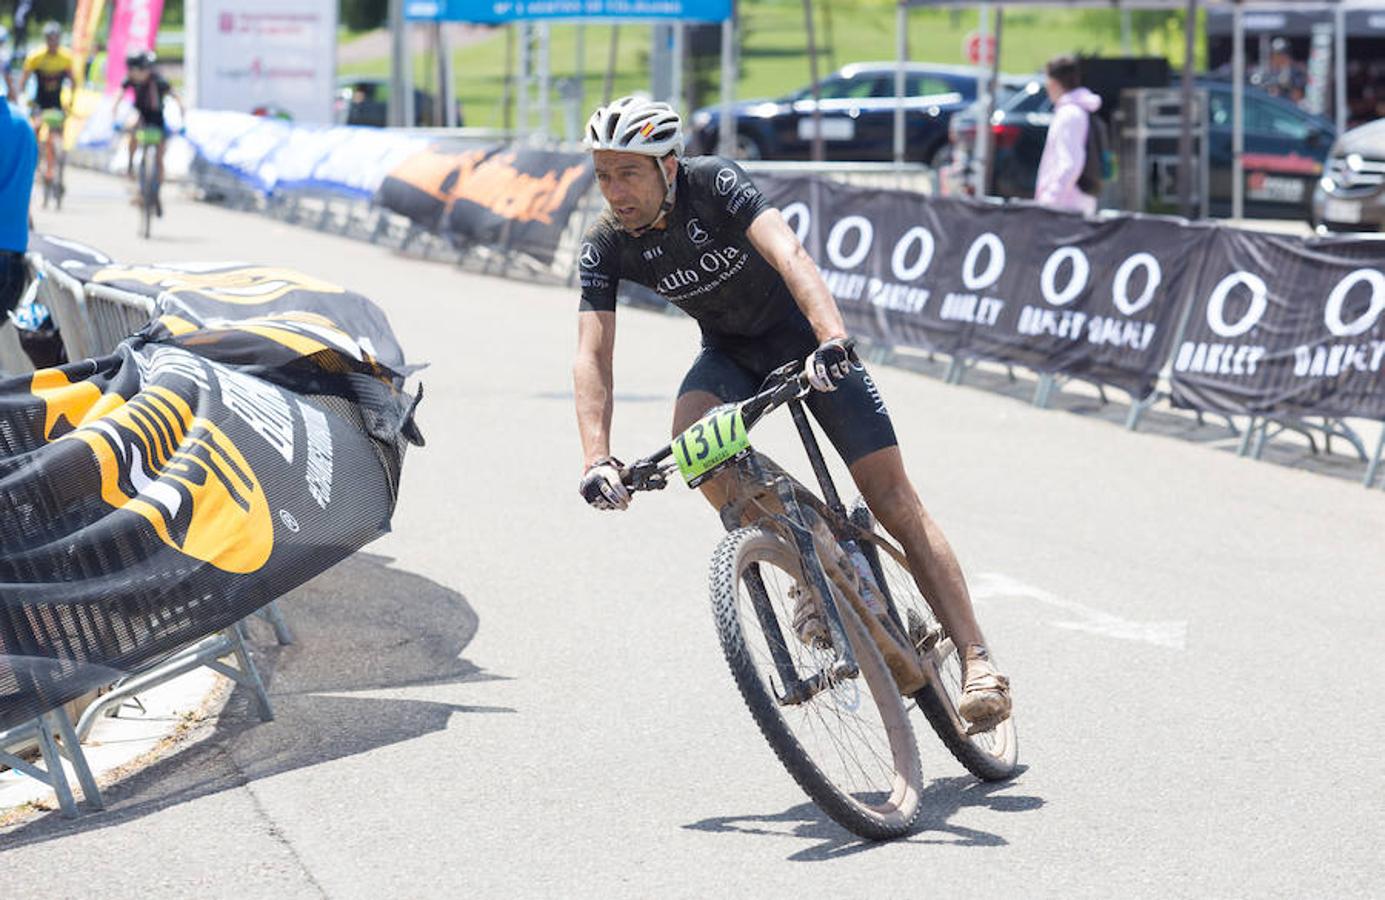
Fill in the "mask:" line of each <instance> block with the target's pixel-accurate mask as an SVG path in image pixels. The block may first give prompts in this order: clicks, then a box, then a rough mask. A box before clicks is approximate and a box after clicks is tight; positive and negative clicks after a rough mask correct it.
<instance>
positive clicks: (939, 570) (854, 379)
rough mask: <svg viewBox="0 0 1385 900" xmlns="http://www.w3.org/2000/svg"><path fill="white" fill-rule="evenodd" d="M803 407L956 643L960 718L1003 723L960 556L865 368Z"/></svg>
mask: <svg viewBox="0 0 1385 900" xmlns="http://www.w3.org/2000/svg"><path fill="white" fill-rule="evenodd" d="M808 405H809V408H810V409H812V411H813V415H814V416H815V417H816V418H817V420H818V422H819V424H821V425H822V427H823V430H824V431H825V432H826V433H827V436H828V437H829V438H830V439H831V440H832V443H833V444H834V445H835V446H836V448H837V451H838V452H839V453H840V454H841V456H842V458H843V459H844V460H846V463H847V467H848V468H849V469H850V470H851V477H852V479H853V480H854V481H855V482H856V486H857V488H859V489H860V491H861V495H862V496H863V497H864V498H865V500H866V504H867V505H868V506H869V507H870V510H871V512H872V513H874V515H875V518H876V520H877V521H878V522H879V523H880V524H881V526H883V527H884V529H885V530H886V531H887V532H889V533H890V535H892V536H893V537H894V538H895V540H897V541H899V543H900V544H901V545H902V546H903V548H904V553H905V555H906V556H907V557H908V559H909V568H910V569H911V570H912V572H913V575H914V580H915V581H916V582H917V583H918V587H919V590H920V591H922V593H923V596H924V597H925V598H927V600H928V603H929V605H930V606H931V607H932V608H933V611H934V612H935V613H937V616H938V619H939V620H940V621H941V622H942V623H943V627H945V628H946V629H947V632H948V634H949V635H951V636H952V639H953V641H954V643H955V644H956V645H957V649H958V651H959V653H960V654H961V656H962V664H963V668H964V671H965V675H964V677H965V684H964V689H963V697H962V702H961V703H960V704H959V705H960V709H961V712H962V714H963V716H964V717H965V718H967V719H969V720H971V721H972V722H981V721H983V720H984V721H989V722H995V721H999V720H1000V719H1002V718H1004V716H1005V715H1006V714H1008V712H1009V708H1010V700H1009V694H1008V681H1006V680H1005V678H1004V676H1003V675H1001V674H1000V673H999V672H998V671H996V670H995V668H994V667H993V666H992V664H991V662H990V659H989V654H988V653H987V652H986V646H985V637H984V636H983V635H982V633H981V627H980V625H978V624H977V621H976V613H975V611H974V610H973V609H972V605H971V597H970V595H969V594H968V592H967V583H966V579H965V578H964V577H963V576H962V567H961V565H960V564H959V563H958V562H957V556H956V554H954V553H953V552H952V546H951V545H950V544H949V543H948V542H947V538H946V537H944V536H943V532H942V529H941V528H940V527H938V523H937V522H935V521H934V520H933V518H932V516H930V515H929V514H928V511H927V510H926V509H924V506H923V503H922V501H920V500H919V496H918V493H917V492H916V491H915V490H914V486H913V485H912V484H911V483H910V481H909V476H908V474H907V473H905V471H904V462H903V457H902V456H901V455H900V452H899V446H898V441H897V439H896V437H895V433H894V426H893V425H892V424H891V422H890V417H889V412H888V410H887V409H886V408H885V403H884V400H883V399H882V398H881V396H880V391H879V389H878V387H877V386H876V384H875V382H874V380H872V379H871V377H870V375H869V373H867V372H866V371H865V370H864V369H861V370H859V371H857V372H853V373H852V375H851V377H849V378H848V379H847V380H846V381H844V382H842V383H841V384H839V385H838V386H837V390H835V391H833V392H831V393H827V394H813V395H811V396H810V397H809V400H808Z"/></svg>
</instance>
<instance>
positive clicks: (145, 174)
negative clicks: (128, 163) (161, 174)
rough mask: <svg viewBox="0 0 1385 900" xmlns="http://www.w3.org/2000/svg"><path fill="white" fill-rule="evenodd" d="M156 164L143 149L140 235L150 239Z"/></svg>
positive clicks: (155, 188)
mask: <svg viewBox="0 0 1385 900" xmlns="http://www.w3.org/2000/svg"><path fill="white" fill-rule="evenodd" d="M157 189H158V188H157V186H156V185H155V184H154V163H153V162H151V161H150V159H149V150H148V149H147V148H141V150H140V156H139V234H140V237H142V238H147V237H149V227H150V222H151V220H152V219H153V218H154V192H155V191H156V190H157Z"/></svg>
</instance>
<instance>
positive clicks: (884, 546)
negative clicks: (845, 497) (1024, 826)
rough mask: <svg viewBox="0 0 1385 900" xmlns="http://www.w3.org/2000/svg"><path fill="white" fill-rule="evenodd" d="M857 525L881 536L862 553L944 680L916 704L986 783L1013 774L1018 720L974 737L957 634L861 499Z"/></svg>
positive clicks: (959, 757) (855, 519) (921, 694)
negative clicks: (965, 712) (966, 715)
mask: <svg viewBox="0 0 1385 900" xmlns="http://www.w3.org/2000/svg"><path fill="white" fill-rule="evenodd" d="M851 523H852V524H853V525H855V526H856V527H858V528H860V529H862V530H863V531H868V532H870V533H871V534H872V535H873V536H875V539H874V540H871V541H863V542H862V544H863V546H862V548H861V549H862V551H863V552H864V553H865V555H866V558H867V559H868V560H869V561H870V564H871V568H872V569H873V570H874V574H875V578H876V580H877V581H878V582H879V583H880V585H881V586H882V587H883V588H884V589H885V591H886V593H888V594H889V595H890V599H892V600H893V601H894V604H895V608H896V610H897V611H898V612H899V615H900V618H901V619H902V620H903V622H904V624H905V627H906V629H907V630H908V632H909V637H910V638H911V639H912V640H913V641H914V643H915V645H916V646H917V645H919V644H922V645H923V646H924V647H925V648H928V649H927V651H926V652H927V655H928V657H929V658H931V660H932V663H933V665H934V666H935V667H936V669H937V672H938V675H939V679H937V680H935V681H934V682H933V683H932V684H930V685H928V686H927V687H925V688H923V690H921V691H919V692H917V693H916V694H914V702H915V703H917V704H918V708H919V711H920V712H922V713H923V715H924V718H926V719H928V724H929V725H931V726H932V727H933V730H934V731H935V732H936V733H937V735H938V737H939V738H940V739H941V740H942V742H943V745H944V746H945V747H947V749H948V752H950V753H951V754H952V755H953V756H954V757H955V758H956V759H957V761H958V762H960V763H961V764H962V765H963V766H965V767H966V769H967V771H968V772H970V773H972V774H973V775H975V776H976V777H977V778H980V779H981V780H983V781H1000V780H1003V779H1005V778H1008V777H1010V775H1012V774H1013V773H1014V771H1015V766H1016V765H1018V763H1019V736H1018V733H1017V732H1016V731H1015V719H1014V716H1013V715H1012V716H1011V717H1010V718H1008V719H1006V720H1005V721H1004V722H1001V723H1000V724H999V725H997V726H996V727H995V728H993V729H991V730H990V731H984V732H981V733H980V734H974V735H968V734H967V724H966V722H965V720H963V719H962V717H961V715H960V714H959V713H958V712H957V704H958V703H959V702H960V701H961V697H962V658H961V655H960V654H959V653H958V652H957V648H956V646H955V645H954V644H953V642H952V638H951V637H950V636H948V634H947V633H946V632H945V631H944V629H943V627H942V625H941V624H940V623H939V622H938V617H937V616H936V615H935V614H934V613H933V608H932V607H931V606H929V605H928V601H927V600H926V599H925V598H924V596H923V594H922V593H921V592H920V591H919V587H918V583H917V582H916V581H915V580H914V576H913V572H912V571H911V570H910V569H909V566H908V562H907V560H906V559H905V557H904V555H903V553H901V552H900V551H899V550H898V549H897V548H895V547H894V546H893V545H892V544H889V543H887V542H886V541H885V540H884V539H883V538H881V537H880V535H879V528H878V526H877V525H876V522H875V517H874V516H872V515H871V513H870V510H869V509H868V508H867V507H866V505H865V502H864V501H863V500H862V499H861V498H859V497H858V498H857V499H856V502H855V503H853V504H852V507H851Z"/></svg>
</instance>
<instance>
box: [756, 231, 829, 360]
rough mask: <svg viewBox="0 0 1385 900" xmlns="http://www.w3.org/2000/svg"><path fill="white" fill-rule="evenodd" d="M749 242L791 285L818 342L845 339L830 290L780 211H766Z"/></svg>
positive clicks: (795, 299) (790, 287) (791, 290)
mask: <svg viewBox="0 0 1385 900" xmlns="http://www.w3.org/2000/svg"><path fill="white" fill-rule="evenodd" d="M745 234H746V237H748V238H749V239H750V243H751V245H752V246H754V248H755V249H756V250H757V251H758V252H759V254H760V255H761V256H763V257H764V258H765V261H766V262H768V263H769V264H770V265H771V266H773V267H774V269H775V271H777V272H778V273H779V274H780V276H782V277H783V279H784V283H785V284H786V285H788V286H789V292H790V293H791V294H793V298H794V302H795V303H797V304H798V308H799V309H801V310H802V311H803V315H805V316H807V318H808V322H809V324H811V325H812V326H813V333H814V334H815V335H817V339H818V341H819V342H823V341H830V340H832V339H834V338H844V337H846V336H847V335H846V325H845V323H843V322H842V314H841V311H840V310H839V309H837V301H836V300H835V299H833V297H832V292H831V291H829V290H828V289H827V282H825V281H823V280H822V273H821V272H819V271H818V267H817V265H816V264H815V263H814V262H813V260H812V257H810V256H809V255H808V251H807V250H805V249H803V244H802V243H801V242H800V241H799V240H798V235H796V234H794V233H793V230H792V229H791V228H789V225H788V223H787V222H785V221H784V217H783V216H782V215H780V213H779V210H777V209H774V208H772V207H771V208H769V209H766V210H765V211H764V212H762V213H760V214H759V215H758V216H756V217H755V221H753V222H751V223H750V227H749V228H748V229H746V232H745Z"/></svg>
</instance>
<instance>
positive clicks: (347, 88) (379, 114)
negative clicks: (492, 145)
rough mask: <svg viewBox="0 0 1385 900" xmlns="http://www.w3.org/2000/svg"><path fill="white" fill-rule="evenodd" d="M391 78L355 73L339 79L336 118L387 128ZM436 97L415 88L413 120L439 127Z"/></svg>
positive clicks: (344, 122) (459, 120)
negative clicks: (435, 120) (435, 109)
mask: <svg viewBox="0 0 1385 900" xmlns="http://www.w3.org/2000/svg"><path fill="white" fill-rule="evenodd" d="M389 97H390V82H389V79H388V78H378V77H353V78H343V79H340V80H338V82H337V95H336V98H335V99H334V100H333V102H332V113H333V117H334V119H335V121H336V122H337V123H338V124H341V125H366V126H369V127H372V128H384V127H385V125H386V124H388V122H389ZM433 107H434V97H433V95H432V94H430V93H428V92H427V91H422V90H419V89H418V88H414V124H415V125H417V126H420V127H424V128H430V127H438V126H441V125H442V124H443V123H440V122H439V123H435V122H434V121H433V118H434V115H433V112H434V109H433ZM457 124H458V125H461V124H462V105H461V104H460V103H458V104H457Z"/></svg>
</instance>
